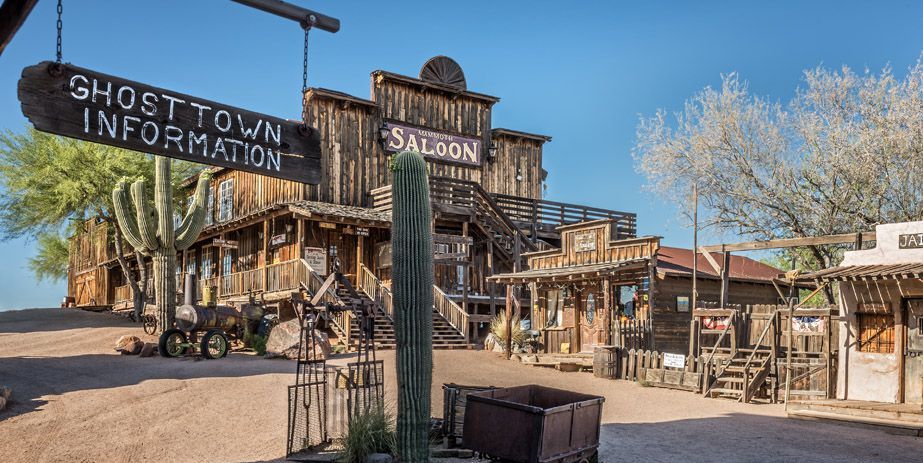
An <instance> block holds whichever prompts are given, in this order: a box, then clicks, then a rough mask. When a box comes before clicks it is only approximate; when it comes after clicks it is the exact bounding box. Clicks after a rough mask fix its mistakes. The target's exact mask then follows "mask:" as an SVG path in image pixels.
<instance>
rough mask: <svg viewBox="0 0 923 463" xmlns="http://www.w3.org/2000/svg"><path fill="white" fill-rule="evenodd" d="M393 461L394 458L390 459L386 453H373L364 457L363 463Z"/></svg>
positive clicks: (387, 462)
mask: <svg viewBox="0 0 923 463" xmlns="http://www.w3.org/2000/svg"><path fill="white" fill-rule="evenodd" d="M393 461H394V458H391V455H388V454H387V453H373V454H371V455H369V456H367V457H365V463H391V462H393Z"/></svg>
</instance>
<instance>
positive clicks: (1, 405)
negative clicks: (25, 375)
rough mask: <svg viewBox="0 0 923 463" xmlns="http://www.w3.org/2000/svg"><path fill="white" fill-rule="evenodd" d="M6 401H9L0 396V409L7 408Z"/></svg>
mask: <svg viewBox="0 0 923 463" xmlns="http://www.w3.org/2000/svg"><path fill="white" fill-rule="evenodd" d="M6 402H7V400H6V399H4V398H3V397H0V411H3V410H4V409H5V408H6Z"/></svg>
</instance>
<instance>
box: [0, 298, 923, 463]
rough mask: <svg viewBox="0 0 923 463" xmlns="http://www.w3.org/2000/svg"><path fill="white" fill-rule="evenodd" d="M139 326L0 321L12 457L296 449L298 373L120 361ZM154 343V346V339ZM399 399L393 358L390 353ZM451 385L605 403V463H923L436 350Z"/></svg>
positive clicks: (39, 318) (265, 456)
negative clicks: (292, 436)
mask: <svg viewBox="0 0 923 463" xmlns="http://www.w3.org/2000/svg"><path fill="white" fill-rule="evenodd" d="M139 332H140V329H139V328H137V327H136V326H135V325H132V324H130V323H128V322H127V321H125V320H123V319H120V318H117V317H113V316H111V315H107V314H93V313H86V312H81V311H73V310H67V311H62V310H58V309H49V310H26V311H16V312H2V313H0V384H7V385H9V386H11V387H12V388H13V394H14V396H13V398H14V402H13V403H12V404H11V406H10V408H8V409H7V410H6V411H3V412H0V461H3V462H19V461H24V462H25V461H29V462H32V461H86V462H91V461H92V462H100V461H102V462H107V461H113V462H129V461H131V462H137V461H177V462H191V461H195V462H200V461H216V462H217V461H221V462H224V461H267V460H274V459H278V458H280V457H281V456H282V455H283V454H284V449H285V426H286V425H285V423H286V400H287V399H286V386H287V385H288V384H290V383H291V382H292V376H293V370H294V365H293V364H292V363H291V362H287V361H281V360H264V359H261V358H257V357H255V356H252V355H247V354H240V353H233V354H231V355H230V356H229V357H228V358H226V359H222V360H219V361H194V360H172V359H162V358H148V359H143V358H139V357H123V356H119V355H117V354H116V353H115V352H113V351H112V345H113V344H114V342H115V339H116V338H117V337H118V336H120V335H123V334H135V335H137V334H138V333H139ZM149 340H153V339H151V338H149ZM380 357H382V358H384V360H385V365H386V367H387V369H388V375H389V377H388V388H387V391H386V394H387V396H388V397H391V398H393V397H396V395H395V392H394V377H393V375H394V371H393V366H394V356H393V353H391V352H384V353H381V354H380ZM435 363H436V365H435V372H434V387H433V399H434V400H433V402H434V403H433V411H434V414H436V415H439V414H441V410H442V391H441V385H442V383H446V382H457V383H460V384H490V385H495V386H510V385H519V384H528V383H540V384H544V385H547V386H551V387H558V388H563V389H570V390H576V391H582V392H589V393H596V394H600V395H603V396H605V397H606V404H605V408H604V416H603V421H604V426H603V432H602V441H603V443H602V447H601V455H602V456H603V459H602V461H606V462H617V461H643V462H660V461H663V462H667V461H670V462H673V461H754V462H756V461H779V462H782V461H829V462H841V461H882V462H885V461H919V456H920V452H921V451H923V439H918V438H910V437H898V436H890V435H887V434H883V433H879V432H873V431H866V430H860V429H853V428H848V427H842V426H835V425H828V424H819V423H808V422H800V421H795V420H788V419H785V418H784V417H783V416H784V414H783V412H782V408H781V407H780V406H774V405H742V404H737V403H732V402H729V401H722V400H711V399H704V398H701V397H699V396H697V395H695V394H691V393H686V392H679V391H669V390H663V389H655V388H644V387H640V386H638V385H637V384H634V383H627V382H621V381H607V380H601V379H597V378H593V377H592V376H590V375H588V374H582V373H560V372H557V371H553V370H546V369H538V368H533V367H527V366H523V365H520V364H518V363H513V362H507V361H505V360H503V359H501V358H500V357H499V356H498V355H497V354H493V353H486V352H472V351H438V352H436V354H435Z"/></svg>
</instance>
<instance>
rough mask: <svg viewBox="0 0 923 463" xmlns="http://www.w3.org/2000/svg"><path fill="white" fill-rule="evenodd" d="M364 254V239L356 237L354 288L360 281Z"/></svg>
mask: <svg viewBox="0 0 923 463" xmlns="http://www.w3.org/2000/svg"><path fill="white" fill-rule="evenodd" d="M364 253H365V237H364V236H362V235H356V286H359V285H360V284H361V281H362V255H363V254H364Z"/></svg>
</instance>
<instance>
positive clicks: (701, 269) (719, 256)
mask: <svg viewBox="0 0 923 463" xmlns="http://www.w3.org/2000/svg"><path fill="white" fill-rule="evenodd" d="M712 256H713V257H714V259H715V261H717V262H718V265H721V263H722V262H724V254H723V253H720V252H715V253H712ZM697 270H698V276H699V278H719V275H718V273H717V272H715V269H714V268H712V266H711V264H710V263H709V262H708V259H707V258H706V257H705V256H704V255H702V254H699V255H698V269H697ZM657 271H658V272H660V273H663V274H666V275H676V276H689V277H691V276H692V250H691V249H684V248H675V247H671V246H661V248H660V250H659V251H658V252H657ZM782 273H785V272H784V271H782V270H779V269H777V268H775V267H773V266H771V265H767V264H764V263H762V262H760V261H758V260H754V259H751V258H749V257H744V256H737V255H734V254H731V266H730V275H729V276H730V278H731V279H732V280H742V281H764V282H767V283H768V282H770V281H772V280H773V279H775V278H777V277H778V276H779V275H780V274H782Z"/></svg>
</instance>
